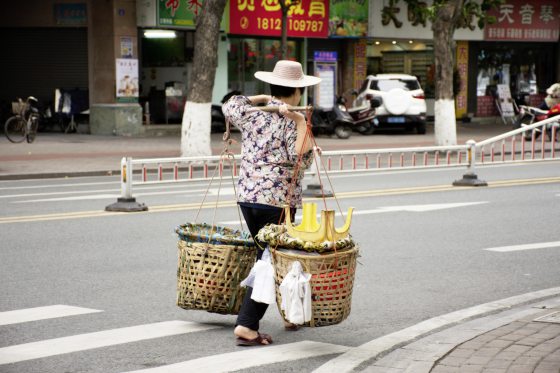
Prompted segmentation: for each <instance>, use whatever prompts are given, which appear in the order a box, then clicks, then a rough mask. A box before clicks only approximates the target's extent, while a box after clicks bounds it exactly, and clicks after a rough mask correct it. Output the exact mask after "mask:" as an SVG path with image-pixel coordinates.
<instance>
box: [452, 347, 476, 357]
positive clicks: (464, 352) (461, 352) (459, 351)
mask: <svg viewBox="0 0 560 373" xmlns="http://www.w3.org/2000/svg"><path fill="white" fill-rule="evenodd" d="M474 352H475V350H471V349H468V348H462V347H458V348H456V349H454V350H453V351H451V352H450V353H449V355H447V356H453V357H470V356H471V355H472V354H473V353H474Z"/></svg>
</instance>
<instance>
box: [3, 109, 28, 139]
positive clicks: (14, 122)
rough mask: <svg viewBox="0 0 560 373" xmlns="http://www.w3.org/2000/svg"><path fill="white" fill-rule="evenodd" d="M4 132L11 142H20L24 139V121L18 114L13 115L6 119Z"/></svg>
mask: <svg viewBox="0 0 560 373" xmlns="http://www.w3.org/2000/svg"><path fill="white" fill-rule="evenodd" d="M4 133H5V134H6V137H7V138H8V140H10V141H11V142H15V143H17V142H22V141H23V140H25V121H24V120H23V118H21V117H19V116H13V117H11V118H9V119H8V120H7V121H6V124H5V125H4Z"/></svg>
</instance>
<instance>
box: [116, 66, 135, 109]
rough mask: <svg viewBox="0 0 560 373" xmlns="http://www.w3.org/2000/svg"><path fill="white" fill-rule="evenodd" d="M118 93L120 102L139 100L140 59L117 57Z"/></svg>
mask: <svg viewBox="0 0 560 373" xmlns="http://www.w3.org/2000/svg"><path fill="white" fill-rule="evenodd" d="M115 73H116V80H117V84H116V85H115V86H116V90H117V92H116V95H117V101H118V102H137V101H138V94H139V92H138V60H137V59H135V58H117V59H116V70H115Z"/></svg>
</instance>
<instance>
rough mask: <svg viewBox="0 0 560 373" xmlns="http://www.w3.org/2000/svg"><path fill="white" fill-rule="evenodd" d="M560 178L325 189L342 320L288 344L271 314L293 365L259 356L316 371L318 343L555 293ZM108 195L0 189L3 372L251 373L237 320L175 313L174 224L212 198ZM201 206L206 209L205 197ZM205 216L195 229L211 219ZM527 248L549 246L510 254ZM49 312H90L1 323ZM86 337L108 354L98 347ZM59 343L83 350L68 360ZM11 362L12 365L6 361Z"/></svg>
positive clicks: (532, 168)
mask: <svg viewBox="0 0 560 373" xmlns="http://www.w3.org/2000/svg"><path fill="white" fill-rule="evenodd" d="M559 166H560V163H558V162H551V163H544V164H528V165H527V164H526V165H515V166H514V165H509V166H491V167H484V168H480V169H478V170H477V172H478V175H479V177H480V178H481V179H484V180H486V181H488V182H489V186H488V187H482V188H458V187H452V186H451V183H452V181H453V180H455V179H458V178H460V177H461V174H462V171H463V170H459V169H454V170H430V171H427V170H424V171H410V172H395V173H393V172H387V173H378V174H360V175H340V176H331V181H332V183H333V185H332V189H333V190H335V191H336V192H337V196H338V201H339V203H340V206H341V208H342V209H343V210H345V209H346V208H347V207H349V206H354V207H356V215H355V216H354V218H353V223H352V228H351V232H352V235H353V238H354V240H355V241H356V242H357V243H358V244H359V245H360V248H361V251H360V252H361V257H360V259H359V262H360V265H359V267H358V270H357V274H356V283H355V288H354V292H353V302H352V313H351V315H350V316H349V318H348V319H347V320H345V321H344V322H343V323H341V324H339V325H335V326H330V327H323V328H306V329H304V330H300V331H298V332H295V333H294V332H285V331H284V330H283V326H282V322H281V319H280V316H279V315H278V312H277V310H276V309H275V307H273V306H272V307H270V309H269V311H268V312H267V315H266V316H265V319H264V321H263V324H262V327H261V329H262V330H263V331H266V332H268V333H270V334H272V335H273V336H274V338H275V345H277V346H279V347H280V346H283V347H286V348H289V347H290V346H294V349H295V352H293V351H292V352H285V353H283V354H280V355H279V357H276V358H270V359H271V360H270V361H272V362H273V363H272V364H270V365H268V367H267V370H268V371H271V372H290V371H294V372H311V371H313V370H314V369H316V368H317V367H319V366H321V365H322V364H324V363H325V362H327V361H328V360H329V359H331V358H333V357H334V356H336V353H335V351H337V349H336V348H333V349H332V350H329V349H328V348H327V347H329V346H331V347H332V346H335V347H337V348H346V347H355V346H358V345H360V344H363V343H366V342H368V341H370V340H373V339H375V338H378V337H380V336H383V335H386V334H389V333H392V332H395V331H398V330H401V329H403V328H406V327H409V326H411V325H414V324H417V323H419V322H421V321H423V320H426V319H428V318H431V317H434V316H438V315H442V314H446V313H448V312H451V311H455V310H460V309H463V308H466V307H471V306H474V305H477V304H481V303H485V302H489V301H493V300H497V299H502V298H506V297H510V296H514V295H518V294H523V293H527V292H531V291H536V290H540V289H546V288H550V287H554V286H558V285H559V280H560V276H559V272H558V266H559V264H560V256H559V252H558V249H559V248H560V243H559V242H560V231H559V230H558V223H557V221H558V216H559V213H558V206H559V202H560V177H559V176H560V175H559V172H558V170H559V169H560V168H559ZM118 187H119V184H118V180H117V178H111V177H98V178H93V177H92V178H72V179H47V180H27V181H2V182H0V206H1V208H0V240H1V242H2V243H1V246H2V249H1V250H0V372H127V371H133V370H141V369H148V368H154V367H157V366H164V365H167V364H173V363H178V362H184V361H193V366H198V367H208V370H205V369H204V368H199V369H198V370H199V371H212V368H210V366H211V365H209V364H211V363H212V364H222V366H228V365H227V364H230V363H231V362H236V361H237V360H243V361H245V363H246V364H247V365H245V368H244V369H243V371H244V372H257V371H262V367H258V366H259V364H262V362H263V361H266V360H264V359H265V358H268V357H265V355H264V353H263V351H265V350H264V349H260V350H258V351H256V350H255V349H252V350H251V349H249V350H241V351H240V348H239V347H236V346H234V340H233V336H232V328H233V325H234V322H235V317H234V316H221V315H214V314H210V313H206V312H201V311H185V310H181V309H179V308H178V307H176V306H175V303H174V302H175V276H176V260H177V250H176V242H177V238H176V235H175V233H174V227H176V226H177V225H179V224H181V223H183V222H186V221H192V220H194V219H195V216H196V213H197V210H198V204H199V203H200V201H201V198H202V194H203V193H204V191H205V190H206V187H207V185H206V184H201V183H193V184H189V185H163V186H157V185H152V186H145V187H139V188H137V189H136V190H135V193H134V194H135V195H136V197H137V199H138V200H139V201H140V202H144V203H146V204H147V205H148V206H149V208H150V210H149V211H148V212H145V213H108V212H104V211H103V208H104V206H106V205H108V204H110V203H112V202H115V200H116V197H117V196H118V194H119V189H118ZM329 187H330V186H329ZM210 193H211V199H212V198H215V196H216V195H217V190H216V187H212V188H211V192H210ZM220 195H221V199H222V200H223V201H232V200H233V195H232V190H231V186H230V185H227V184H226V183H225V182H224V186H223V187H222V190H221V192H220ZM318 202H319V205H320V206H321V204H322V201H321V200H318ZM328 203H329V207H330V208H335V209H338V208H337V206H336V203H334V202H333V201H332V200H331V201H328ZM209 207H210V208H205V209H203V210H202V211H201V213H200V216H199V218H198V221H200V222H210V221H211V220H212V219H213V208H211V206H209ZM216 221H217V222H218V223H222V224H223V223H227V224H230V225H232V226H234V227H235V226H237V223H236V221H237V212H236V209H235V208H232V207H220V208H218V211H217V214H216ZM337 224H338V225H342V222H341V221H339V222H338V223H337ZM538 243H553V244H552V245H549V246H551V247H547V248H539V247H540V246H539V245H537V246H536V247H537V248H533V249H531V250H527V249H526V248H527V246H519V245H528V244H538ZM512 246H514V247H513V248H512ZM541 246H543V245H541ZM504 247H505V249H503V251H489V250H488V249H497V248H504ZM513 249H516V251H512V250H513ZM51 305H70V306H75V307H80V308H86V309H89V310H96V311H101V312H93V311H87V310H82V311H83V312H84V313H83V314H81V315H74V316H65V317H56V318H51V319H45V320H34V321H27V322H17V323H10V324H7V325H2V320H5V319H6V316H7V315H8V312H9V311H21V310H24V309H28V308H34V307H44V306H51ZM175 320H176V321H178V322H179V323H169V322H170V321H175ZM162 322H163V323H164V324H156V325H150V327H151V328H152V329H155V330H156V331H157V332H158V333H162V334H163V335H162V336H158V337H145V339H142V338H140V339H142V340H134V338H135V337H132V336H133V335H146V333H147V332H146V331H145V330H144V329H142V331H141V332H138V333H137V334H134V331H133V330H131V329H126V330H122V328H127V327H135V326H138V327H139V328H146V325H148V324H154V323H162ZM184 322H193V323H195V324H194V325H195V326H197V327H199V328H204V329H205V330H198V331H191V330H190V329H189V328H190V326H189V325H190V324H189V325H187V324H185V323H184ZM109 330H111V331H112V333H113V334H109V336H106V335H101V336H99V335H98V334H90V333H98V332H101V331H109ZM115 330H116V331H115ZM167 330H169V331H168V332H166V331H167ZM143 333H144V334H143ZM166 333H167V334H166ZM156 334H157V333H156ZM69 336H75V338H74V339H62V338H65V337H69ZM123 336H124V337H123ZM97 337H99V339H101V340H103V341H104V342H99V343H100V345H99V346H97V347H98V348H94V347H96V346H94V345H93V342H91V341H95V340H97V339H96V338H97ZM119 338H124V339H123V340H122V341H121V340H119ZM127 338H128V339H127ZM87 341H89V342H87ZM302 341H311V342H310V343H324V344H328V345H318V346H319V347H320V348H319V349H321V348H323V353H327V355H321V354H319V355H318V356H312V357H308V358H302V357H303V355H301V354H302V352H301V351H303V350H305V349H304V348H301V346H300V345H299V344H297V343H298V342H302ZM31 343H34V344H31ZM66 345H70V346H73V347H72V348H73V349H72V348H70V350H67V351H74V350H76V349H78V350H79V349H80V348H81V349H82V350H81V351H74V352H67V353H63V352H66V350H64V348H63V346H66ZM14 346H15V347H14ZM80 346H81V347H80ZM340 346H342V347H340ZM16 347H17V348H16ZM18 348H19V349H18ZM67 348H68V347H67ZM329 351H330V352H329ZM338 352H340V351H338ZM229 353H237V354H245V355H241V356H238V355H227V354H229ZM17 354H21V357H20V360H21V361H17V362H12V363H6V362H7V361H10V358H13V357H14V356H16V355H17ZM26 354H27V355H26ZM298 354H299V355H298ZM18 356H19V355H18ZM267 356H268V355H267ZM8 357H9V358H8ZM205 358H207V359H205ZM196 359H200V360H196ZM236 359H237V360H236ZM274 359H276V360H274ZM287 359H292V361H286V360H287ZM296 359H297V360H296ZM195 362H196V363H198V364H199V365H196V364H195ZM228 362H229V363H228ZM231 364H232V365H231V366H232V367H236V366H238V365H235V364H236V363H231ZM236 369H238V368H235V369H233V368H232V370H236Z"/></svg>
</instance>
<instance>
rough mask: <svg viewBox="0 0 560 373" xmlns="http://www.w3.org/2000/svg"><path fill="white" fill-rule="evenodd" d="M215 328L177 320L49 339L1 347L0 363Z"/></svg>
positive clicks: (214, 327)
mask: <svg viewBox="0 0 560 373" xmlns="http://www.w3.org/2000/svg"><path fill="white" fill-rule="evenodd" d="M216 328H220V327H219V326H215V325H205V324H200V323H194V322H187V321H177V320H175V321H164V322H158V323H153V324H145V325H138V326H131V327H126V328H119V329H110V330H104V331H101V332H94V333H86V334H78V335H73V336H69V337H62V338H55V339H47V340H43V341H38V342H31V343H25V344H20V345H15V346H9V347H4V348H0V364H11V363H17V362H20V361H25V360H32V359H38V358H43V357H48V356H54V355H61V354H66V353H69V352H76V351H84V350H89V349H93V348H100V347H106V346H114V345H118V344H122V343H129V342H136V341H141V340H146V339H152V338H160V337H166V336H172V335H177V334H185V333H194V332H200V331H203V330H209V329H216Z"/></svg>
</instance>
